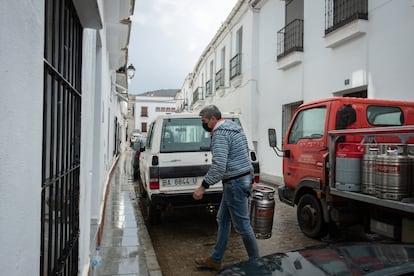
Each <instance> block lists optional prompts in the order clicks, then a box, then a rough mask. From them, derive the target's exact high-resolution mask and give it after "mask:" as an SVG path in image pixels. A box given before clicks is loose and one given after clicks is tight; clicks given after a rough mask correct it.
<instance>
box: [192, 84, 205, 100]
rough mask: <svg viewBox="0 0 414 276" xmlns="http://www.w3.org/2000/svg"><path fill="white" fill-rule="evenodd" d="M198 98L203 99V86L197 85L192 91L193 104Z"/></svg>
mask: <svg viewBox="0 0 414 276" xmlns="http://www.w3.org/2000/svg"><path fill="white" fill-rule="evenodd" d="M199 100H203V87H197V89H196V90H195V91H194V92H193V104H194V103H196V102H198V101H199Z"/></svg>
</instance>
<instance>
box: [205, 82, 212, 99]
mask: <svg viewBox="0 0 414 276" xmlns="http://www.w3.org/2000/svg"><path fill="white" fill-rule="evenodd" d="M212 83H213V82H212V80H208V81H207V82H206V96H207V97H208V96H212V95H213V87H212Z"/></svg>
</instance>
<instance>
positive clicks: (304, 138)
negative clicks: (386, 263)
mask: <svg viewBox="0 0 414 276" xmlns="http://www.w3.org/2000/svg"><path fill="white" fill-rule="evenodd" d="M268 134H269V144H270V146H271V147H273V149H274V150H275V151H276V150H279V148H278V147H277V141H276V131H275V130H274V129H269V132H268ZM279 151H281V152H282V156H283V181H284V185H281V186H279V187H278V194H279V199H280V200H281V202H284V203H286V204H289V205H291V206H297V220H298V223H299V226H300V228H301V230H302V232H303V233H304V234H305V235H306V236H308V237H311V238H321V237H323V236H324V235H326V234H328V232H329V230H330V229H339V230H340V229H342V228H343V227H346V226H349V225H354V224H360V225H364V226H365V229H366V230H367V231H369V232H373V233H377V234H380V235H383V236H387V237H390V238H393V239H397V240H403V241H410V242H414V237H413V235H414V172H413V171H414V166H413V164H414V102H404V101H393V100H381V99H366V98H352V97H334V98H328V99H322V100H316V101H313V102H310V103H306V104H303V105H301V106H300V107H299V108H298V109H297V110H296V112H295V114H294V115H293V117H292V120H291V122H290V124H289V127H288V129H287V131H286V134H285V136H284V143H283V148H282V150H279ZM331 226H332V227H331Z"/></svg>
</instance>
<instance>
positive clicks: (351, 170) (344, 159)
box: [335, 143, 364, 192]
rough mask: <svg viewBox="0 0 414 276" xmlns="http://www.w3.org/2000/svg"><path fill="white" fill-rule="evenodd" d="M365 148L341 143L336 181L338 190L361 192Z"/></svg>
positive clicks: (360, 145)
mask: <svg viewBox="0 0 414 276" xmlns="http://www.w3.org/2000/svg"><path fill="white" fill-rule="evenodd" d="M363 154H364V146H363V145H362V144H356V143H339V144H338V150H337V151H336V181H335V187H336V188H337V189H338V190H343V191H352V192H359V191H361V161H362V156H363Z"/></svg>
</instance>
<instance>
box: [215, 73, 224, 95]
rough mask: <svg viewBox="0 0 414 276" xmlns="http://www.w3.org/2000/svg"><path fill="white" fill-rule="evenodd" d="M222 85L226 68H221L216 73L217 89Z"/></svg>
mask: <svg viewBox="0 0 414 276" xmlns="http://www.w3.org/2000/svg"><path fill="white" fill-rule="evenodd" d="M220 87H224V69H223V68H222V69H220V70H219V71H218V72H217V73H216V90H217V89H219V88H220Z"/></svg>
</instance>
